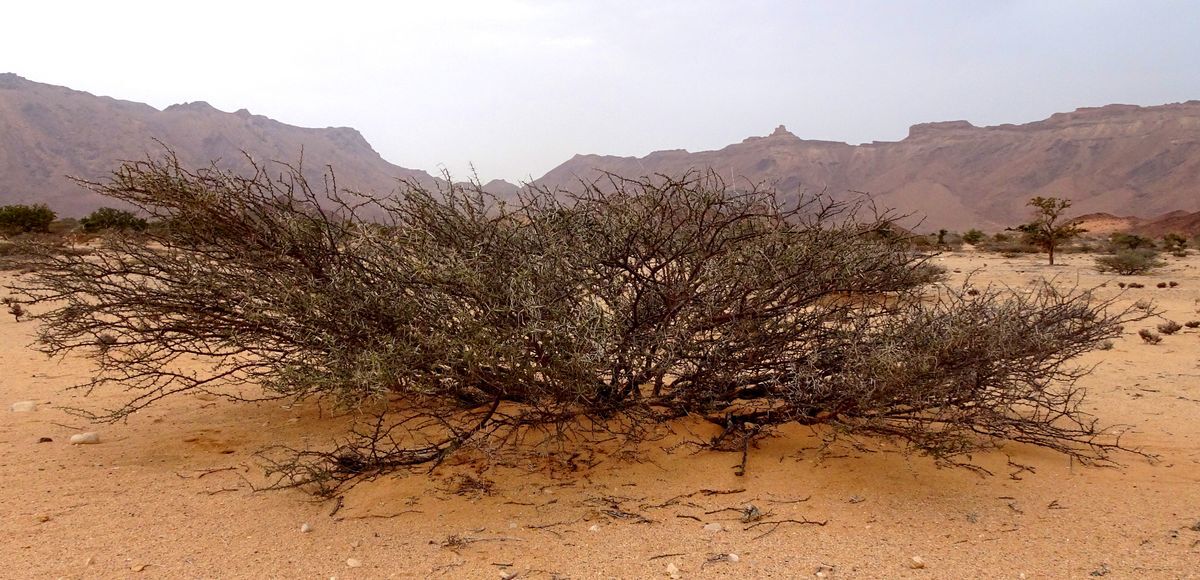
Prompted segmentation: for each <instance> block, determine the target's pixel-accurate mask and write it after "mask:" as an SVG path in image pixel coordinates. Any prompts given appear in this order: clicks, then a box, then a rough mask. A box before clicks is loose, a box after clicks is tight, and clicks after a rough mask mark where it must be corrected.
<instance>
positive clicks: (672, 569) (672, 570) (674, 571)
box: [667, 562, 682, 578]
mask: <svg viewBox="0 0 1200 580" xmlns="http://www.w3.org/2000/svg"><path fill="white" fill-rule="evenodd" d="M667 575H668V576H670V577H672V578H679V577H680V576H682V574H680V573H679V566H676V565H675V563H674V562H671V563H670V564H667Z"/></svg>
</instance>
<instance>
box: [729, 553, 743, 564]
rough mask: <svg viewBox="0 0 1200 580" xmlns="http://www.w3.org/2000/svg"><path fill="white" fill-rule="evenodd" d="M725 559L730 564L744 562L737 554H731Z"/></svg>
mask: <svg viewBox="0 0 1200 580" xmlns="http://www.w3.org/2000/svg"><path fill="white" fill-rule="evenodd" d="M725 558H726V559H728V560H729V561H730V562H734V563H737V562H740V561H742V558H741V557H740V556H738V555H737V554H729V555H728V556H726V557H725Z"/></svg>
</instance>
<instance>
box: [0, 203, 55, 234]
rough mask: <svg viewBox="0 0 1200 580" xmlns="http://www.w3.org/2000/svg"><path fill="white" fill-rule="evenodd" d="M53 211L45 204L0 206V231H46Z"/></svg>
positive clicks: (8, 232)
mask: <svg viewBox="0 0 1200 580" xmlns="http://www.w3.org/2000/svg"><path fill="white" fill-rule="evenodd" d="M53 221H54V212H53V211H51V209H50V208H49V207H47V206H46V204H37V205H6V206H0V233H4V234H10V235H11V234H24V233H31V232H40V233H47V232H49V231H50V223H51V222H53Z"/></svg>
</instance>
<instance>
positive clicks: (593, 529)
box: [588, 524, 600, 532]
mask: <svg viewBox="0 0 1200 580" xmlns="http://www.w3.org/2000/svg"><path fill="white" fill-rule="evenodd" d="M588 531H589V532H599V531H600V525H599V524H592V527H590V528H588Z"/></svg>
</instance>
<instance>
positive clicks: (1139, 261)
mask: <svg viewBox="0 0 1200 580" xmlns="http://www.w3.org/2000/svg"><path fill="white" fill-rule="evenodd" d="M1165 265H1166V263H1165V262H1163V261H1162V260H1159V259H1158V252H1156V251H1154V250H1153V249H1150V248H1138V249H1136V250H1126V249H1122V250H1118V251H1117V253H1116V254H1113V255H1111V256H1100V257H1099V258H1096V269H1097V270H1099V271H1101V272H1115V273H1117V274H1120V275H1122V276H1133V275H1136V274H1145V273H1146V272H1149V271H1150V270H1153V269H1155V268H1161V267H1163V266H1165Z"/></svg>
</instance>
